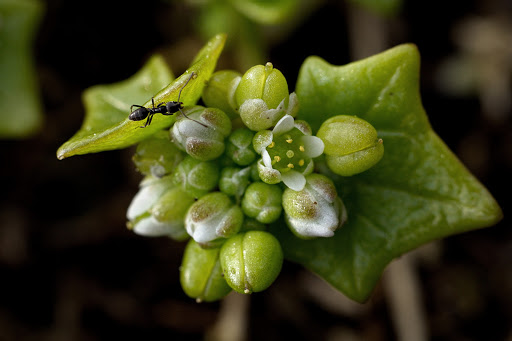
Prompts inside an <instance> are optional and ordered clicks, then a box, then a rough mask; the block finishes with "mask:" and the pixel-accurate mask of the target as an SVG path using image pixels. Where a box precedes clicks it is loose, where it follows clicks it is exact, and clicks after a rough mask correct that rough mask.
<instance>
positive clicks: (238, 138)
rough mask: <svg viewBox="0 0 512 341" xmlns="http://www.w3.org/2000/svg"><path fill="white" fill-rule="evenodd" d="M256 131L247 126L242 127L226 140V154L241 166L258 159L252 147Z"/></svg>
mask: <svg viewBox="0 0 512 341" xmlns="http://www.w3.org/2000/svg"><path fill="white" fill-rule="evenodd" d="M253 136H254V133H253V132H252V131H251V130H249V129H247V128H240V129H237V130H235V131H233V132H232V133H231V135H229V137H228V140H227V142H226V155H227V156H229V157H230V158H231V160H233V162H235V163H236V164H237V165H239V166H247V165H250V164H251V163H253V162H254V161H255V160H256V156H257V154H256V152H255V151H254V148H253V147H252V139H253Z"/></svg>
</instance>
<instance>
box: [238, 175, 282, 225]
mask: <svg viewBox="0 0 512 341" xmlns="http://www.w3.org/2000/svg"><path fill="white" fill-rule="evenodd" d="M282 196H283V191H281V188H279V186H274V185H269V184H266V183H263V182H254V183H252V184H251V185H249V187H247V189H246V190H245V195H244V197H243V199H242V210H243V212H244V213H245V215H246V216H248V217H251V218H254V219H256V220H257V221H259V222H261V223H263V224H270V223H272V222H274V221H276V220H277V219H278V218H279V216H280V215H281V211H282Z"/></svg>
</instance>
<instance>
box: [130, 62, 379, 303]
mask: <svg viewBox="0 0 512 341" xmlns="http://www.w3.org/2000/svg"><path fill="white" fill-rule="evenodd" d="M202 100H203V102H204V104H205V105H206V106H205V107H204V106H193V107H189V108H185V109H184V111H185V112H186V116H187V118H191V119H186V118H185V117H180V118H178V119H177V121H176V122H175V123H174V125H173V126H172V127H171V129H170V131H162V132H159V133H157V134H155V135H153V136H152V137H150V138H148V139H147V140H145V141H143V142H141V143H140V144H139V146H138V148H137V150H136V153H135V156H134V158H133V160H134V162H135V165H136V166H137V168H138V170H139V171H140V172H141V173H143V174H144V175H145V178H144V179H143V181H142V182H141V188H140V190H139V192H138V193H137V195H136V196H135V197H134V199H133V201H132V203H131V205H130V207H129V208H128V212H127V218H128V226H129V228H130V229H132V230H133V231H134V232H135V233H138V234H141V235H146V236H168V237H171V238H173V239H176V240H186V239H188V238H190V241H189V243H188V245H187V247H186V250H185V254H184V257H183V263H182V266H181V268H180V269H181V277H180V278H181V284H182V287H183V289H184V291H185V293H186V294H187V295H189V296H190V297H193V298H195V299H196V300H198V301H214V300H218V299H220V298H222V297H223V296H225V295H226V294H227V293H228V292H230V291H231V290H235V291H237V292H240V293H246V294H247V293H252V292H258V291H262V290H264V289H266V288H267V287H268V286H269V285H271V283H272V282H273V281H274V280H275V279H276V277H277V276H278V274H279V272H280V270H281V266H282V262H283V251H282V249H281V245H280V243H279V241H278V240H277V239H276V237H274V235H273V234H271V233H270V232H269V231H268V229H267V228H268V226H269V225H271V224H273V225H275V226H276V228H286V225H287V226H288V228H289V229H290V230H291V231H292V232H293V234H294V235H295V236H297V237H298V238H302V239H311V238H328V237H331V236H333V235H334V233H335V231H336V230H337V229H338V228H340V227H341V226H342V225H343V224H344V223H345V221H346V220H347V217H348V215H349V214H347V210H346V209H345V205H344V204H343V201H342V199H341V197H340V196H339V194H338V190H340V188H336V186H335V185H334V183H333V182H332V181H331V180H330V179H329V177H328V176H326V175H325V174H321V173H319V171H318V169H322V167H315V162H324V163H325V164H326V165H327V167H328V168H330V171H332V172H333V173H336V174H339V175H342V176H351V175H354V174H357V173H359V172H362V171H365V170H366V169H368V168H370V167H371V166H373V165H374V164H376V163H377V162H378V161H379V160H380V158H381V157H382V154H383V145H382V140H380V139H378V138H377V133H376V131H375V129H373V127H372V126H371V125H370V124H369V123H368V122H366V121H364V120H362V119H359V118H357V117H355V116H336V117H332V118H331V119H329V120H327V121H325V122H324V124H323V125H322V127H321V128H320V130H319V131H318V133H317V135H316V136H314V135H313V131H312V129H311V127H310V125H309V124H308V123H307V122H306V121H303V120H297V119H295V117H296V116H297V114H298V113H299V100H298V98H297V96H296V95H295V93H289V91H288V85H287V82H286V79H285V78H284V76H283V74H282V73H281V72H280V71H279V70H277V69H275V68H273V66H272V64H270V63H267V64H266V65H258V66H255V67H253V68H251V69H249V70H248V71H247V72H246V73H245V74H244V75H242V74H239V73H238V72H235V71H229V70H224V71H219V72H216V73H214V74H213V76H212V77H211V79H210V81H209V83H208V85H207V86H206V88H205V90H204V92H203V96H202ZM198 122H200V123H201V124H199V123H198ZM372 129H373V130H372ZM321 155H324V156H322V158H319V157H320V156H321ZM319 160H321V161H319ZM324 168H325V167H324ZM331 174H332V173H331Z"/></svg>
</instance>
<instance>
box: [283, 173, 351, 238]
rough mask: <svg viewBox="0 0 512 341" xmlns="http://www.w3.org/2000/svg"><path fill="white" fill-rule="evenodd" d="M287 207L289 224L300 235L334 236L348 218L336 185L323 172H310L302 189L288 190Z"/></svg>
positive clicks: (286, 215)
mask: <svg viewBox="0 0 512 341" xmlns="http://www.w3.org/2000/svg"><path fill="white" fill-rule="evenodd" d="M283 208H284V212H285V219H286V223H287V224H288V227H289V228H290V230H291V231H292V232H293V233H294V234H295V235H297V236H298V237H300V238H313V237H332V236H333V235H334V231H335V230H336V229H338V228H339V227H341V226H342V225H343V224H344V223H345V221H346V219H347V212H346V210H345V206H344V205H343V202H342V201H341V199H340V198H339V197H338V194H337V192H336V188H335V187H334V184H333V183H332V181H331V180H329V178H327V177H326V176H324V175H321V174H311V175H308V176H307V177H306V186H305V187H304V189H302V190H301V191H294V190H292V189H290V188H287V189H285V191H284V193H283Z"/></svg>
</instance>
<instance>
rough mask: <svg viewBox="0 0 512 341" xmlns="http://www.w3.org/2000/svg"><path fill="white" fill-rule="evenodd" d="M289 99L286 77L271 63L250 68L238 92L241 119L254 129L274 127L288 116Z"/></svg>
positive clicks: (236, 98) (237, 102) (239, 85)
mask: <svg viewBox="0 0 512 341" xmlns="http://www.w3.org/2000/svg"><path fill="white" fill-rule="evenodd" d="M288 98H289V94H288V84H287V82H286V79H285V78H284V76H283V74H282V73H281V71H279V70H277V69H274V68H273V66H272V64H271V63H267V64H266V65H265V66H263V65H256V66H253V67H252V68H250V69H249V70H248V71H247V72H246V73H245V74H244V75H243V77H242V80H241V81H240V83H239V84H238V87H237V89H236V92H235V100H236V104H237V106H238V112H239V114H240V118H241V119H242V121H243V122H244V124H245V125H246V126H247V127H248V128H249V129H251V130H254V131H259V130H263V129H268V128H270V127H272V126H274V125H275V124H276V123H277V121H279V119H281V117H283V116H284V115H285V113H286V112H285V109H286V108H287V107H288Z"/></svg>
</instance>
